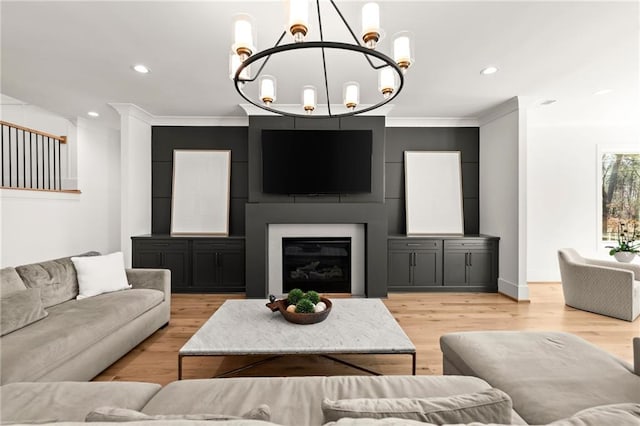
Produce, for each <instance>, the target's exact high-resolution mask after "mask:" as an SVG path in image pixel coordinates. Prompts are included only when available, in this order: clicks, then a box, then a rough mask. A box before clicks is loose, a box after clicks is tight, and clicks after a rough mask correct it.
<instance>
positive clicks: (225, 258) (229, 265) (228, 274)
mask: <svg viewBox="0 0 640 426" xmlns="http://www.w3.org/2000/svg"><path fill="white" fill-rule="evenodd" d="M218 264H219V267H218V276H219V280H218V283H217V285H218V286H219V287H221V290H224V291H244V288H245V283H244V251H243V250H242V251H224V252H220V253H218Z"/></svg>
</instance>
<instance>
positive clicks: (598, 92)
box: [593, 89, 613, 96]
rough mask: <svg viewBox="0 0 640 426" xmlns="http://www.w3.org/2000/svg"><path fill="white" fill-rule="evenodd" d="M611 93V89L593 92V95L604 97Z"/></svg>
mask: <svg viewBox="0 0 640 426" xmlns="http://www.w3.org/2000/svg"><path fill="white" fill-rule="evenodd" d="M611 92H613V90H611V89H602V90H598V91H597V92H594V93H593V94H594V95H595V96H600V95H606V94H608V93H611Z"/></svg>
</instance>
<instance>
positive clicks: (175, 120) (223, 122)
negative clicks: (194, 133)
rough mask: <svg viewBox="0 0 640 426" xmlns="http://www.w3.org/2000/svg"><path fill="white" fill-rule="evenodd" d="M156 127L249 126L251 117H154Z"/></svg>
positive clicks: (153, 123) (153, 122)
mask: <svg viewBox="0 0 640 426" xmlns="http://www.w3.org/2000/svg"><path fill="white" fill-rule="evenodd" d="M151 124H152V125H154V126H227V127H234V126H248V125H249V117H246V116H245V117H205V116H173V115H158V116H154V117H153V121H152V123H151Z"/></svg>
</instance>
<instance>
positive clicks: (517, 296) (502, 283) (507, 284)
mask: <svg viewBox="0 0 640 426" xmlns="http://www.w3.org/2000/svg"><path fill="white" fill-rule="evenodd" d="M498 293H500V294H503V295H504V296H507V297H508V298H510V299H513V300H515V301H517V302H529V301H530V300H529V287H528V286H527V285H526V284H525V285H522V286H521V285H518V284H516V283H512V282H511V281H507V280H505V279H502V278H498Z"/></svg>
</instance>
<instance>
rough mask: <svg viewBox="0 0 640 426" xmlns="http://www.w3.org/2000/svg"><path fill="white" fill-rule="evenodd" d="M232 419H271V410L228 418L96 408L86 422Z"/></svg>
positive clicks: (266, 407)
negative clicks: (153, 413) (152, 413)
mask: <svg viewBox="0 0 640 426" xmlns="http://www.w3.org/2000/svg"><path fill="white" fill-rule="evenodd" d="M233 419H253V420H265V421H269V420H270V419H271V410H270V409H269V406H268V405H264V404H263V405H259V406H258V407H256V408H254V409H252V410H249V411H247V412H246V413H244V414H243V415H242V416H229V415H226V414H156V415H153V416H152V415H149V414H144V413H142V412H140V411H136V410H131V409H128V408H119V407H98V408H96V409H95V410H93V411H92V412H90V413H89V414H87V417H86V418H85V420H86V421H87V422H131V421H136V420H233Z"/></svg>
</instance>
